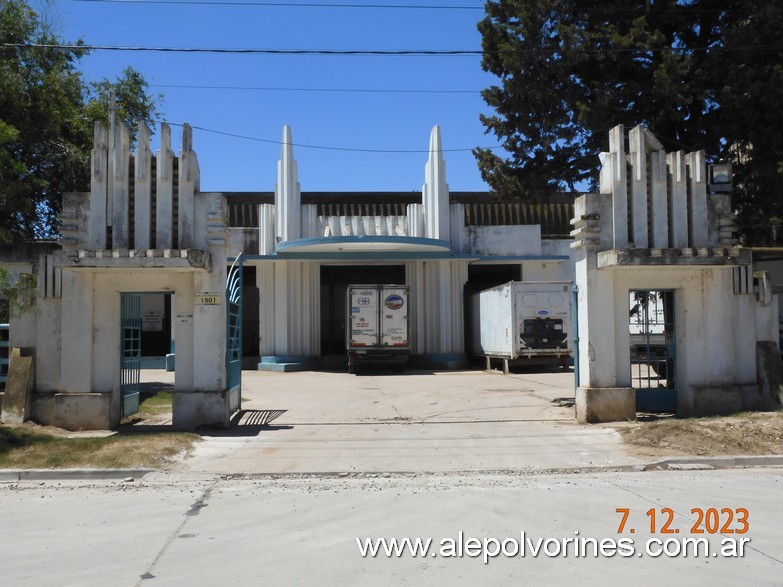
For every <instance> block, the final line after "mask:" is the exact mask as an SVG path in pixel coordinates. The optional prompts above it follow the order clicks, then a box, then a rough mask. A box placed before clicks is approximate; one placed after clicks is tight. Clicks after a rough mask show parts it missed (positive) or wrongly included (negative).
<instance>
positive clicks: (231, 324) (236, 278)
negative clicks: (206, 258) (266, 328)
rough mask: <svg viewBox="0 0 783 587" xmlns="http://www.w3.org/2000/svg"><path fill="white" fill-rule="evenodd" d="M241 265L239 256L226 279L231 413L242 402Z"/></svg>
mask: <svg viewBox="0 0 783 587" xmlns="http://www.w3.org/2000/svg"><path fill="white" fill-rule="evenodd" d="M242 265H243V257H242V255H241V254H240V255H239V256H238V257H237V258H236V259H235V260H234V263H233V264H232V265H231V269H229V271H228V277H227V278H226V381H227V388H228V404H229V409H230V411H231V413H233V412H236V411H237V410H239V407H240V403H241V401H242Z"/></svg>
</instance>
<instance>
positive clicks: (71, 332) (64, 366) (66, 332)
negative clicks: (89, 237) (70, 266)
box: [60, 271, 93, 392]
mask: <svg viewBox="0 0 783 587" xmlns="http://www.w3.org/2000/svg"><path fill="white" fill-rule="evenodd" d="M92 282H93V275H92V274H91V273H87V272H81V273H77V272H75V271H63V272H62V285H63V298H62V329H61V332H62V333H63V338H64V340H63V345H62V352H61V354H60V372H61V374H62V375H61V376H62V391H64V392H88V391H91V390H92V385H91V383H92V382H91V375H92V338H93V336H92V320H93V283H92Z"/></svg>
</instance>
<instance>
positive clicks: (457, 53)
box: [0, 43, 783, 57]
mask: <svg viewBox="0 0 783 587" xmlns="http://www.w3.org/2000/svg"><path fill="white" fill-rule="evenodd" d="M0 47H7V48H14V49H61V50H69V51H75V50H82V51H132V52H148V53H213V54H239V55H326V56H375V57H379V56H392V57H476V56H482V55H484V54H491V53H493V51H491V50H486V51H481V50H466V49H389V50H386V49H381V50H370V49H353V50H332V49H229V48H207V47H140V46H118V45H86V44H85V45H80V44H59V43H51V44H49V43H2V44H0ZM781 51H783V44H781V43H771V44H764V45H737V46H732V47H721V46H708V47H627V48H621V47H557V48H551V49H545V48H541V47H537V48H533V49H508V50H501V51H495V52H494V53H496V54H540V55H542V56H549V57H557V56H558V55H563V54H567V53H588V54H605V55H610V54H629V55H633V54H639V55H640V56H646V55H649V54H651V53H671V54H675V53H678V54H679V53H681V54H686V55H687V54H688V53H711V52H718V53H720V52H724V53H734V52H746V53H779V52H781Z"/></svg>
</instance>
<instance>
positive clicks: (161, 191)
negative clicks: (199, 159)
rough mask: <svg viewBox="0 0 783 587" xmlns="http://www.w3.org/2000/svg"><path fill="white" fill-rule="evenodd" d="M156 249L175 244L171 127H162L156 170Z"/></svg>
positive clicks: (168, 247) (162, 125) (171, 246)
mask: <svg viewBox="0 0 783 587" xmlns="http://www.w3.org/2000/svg"><path fill="white" fill-rule="evenodd" d="M156 181H157V186H156V188H157V189H156V204H155V248H156V249H171V248H173V244H174V151H172V150H171V127H170V126H169V125H168V124H166V123H165V122H164V123H163V124H161V125H160V150H159V151H158V157H157V170H156Z"/></svg>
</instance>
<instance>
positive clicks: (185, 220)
mask: <svg viewBox="0 0 783 587" xmlns="http://www.w3.org/2000/svg"><path fill="white" fill-rule="evenodd" d="M199 184H200V171H199V167H198V158H197V157H196V153H195V152H194V151H193V129H192V128H191V127H190V125H189V124H183V125H182V150H181V151H180V152H179V186H178V187H179V190H178V194H179V198H178V206H177V222H178V229H179V235H178V238H179V242H178V243H177V248H180V249H187V248H190V247H193V246H194V244H195V234H194V196H195V194H196V192H198V191H199V187H200V186H199Z"/></svg>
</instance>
